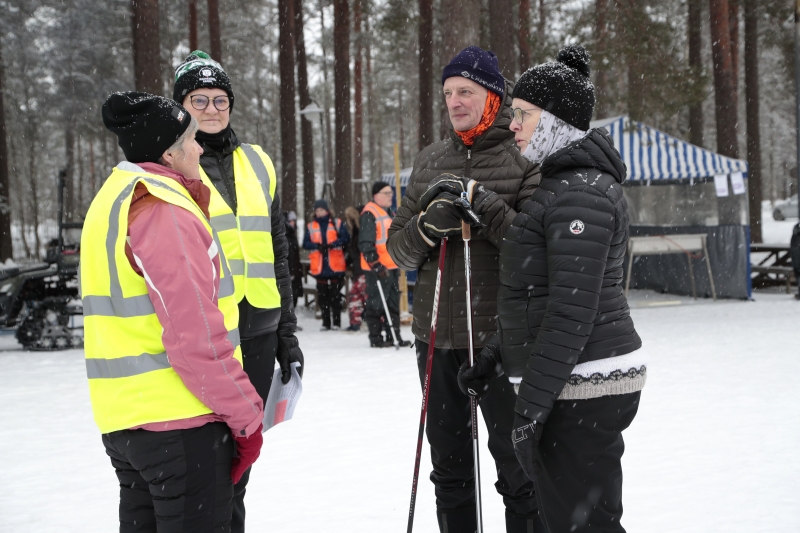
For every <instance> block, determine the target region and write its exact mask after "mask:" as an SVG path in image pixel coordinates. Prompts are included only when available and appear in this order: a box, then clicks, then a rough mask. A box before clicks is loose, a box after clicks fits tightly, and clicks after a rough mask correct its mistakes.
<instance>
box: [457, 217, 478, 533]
mask: <svg viewBox="0 0 800 533" xmlns="http://www.w3.org/2000/svg"><path fill="white" fill-rule="evenodd" d="M461 238H462V239H464V277H465V279H466V286H467V336H468V337H467V338H468V339H469V344H468V346H469V366H470V367H471V366H472V365H473V364H475V346H474V345H473V339H472V269H471V264H470V258H469V241H470V239H471V238H472V228H471V227H470V225H469V224H467V223H466V222H462V223H461ZM469 408H470V414H471V415H472V458H473V461H474V467H473V468H474V469H475V513H476V515H477V524H478V533H483V516H482V515H483V512H482V509H481V461H480V457H479V455H478V398H477V397H475V396H470V397H469Z"/></svg>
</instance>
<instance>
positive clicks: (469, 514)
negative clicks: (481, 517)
mask: <svg viewBox="0 0 800 533" xmlns="http://www.w3.org/2000/svg"><path fill="white" fill-rule="evenodd" d="M436 518H437V519H438V520H439V531H440V532H441V533H475V532H476V531H477V530H478V519H477V517H476V516H475V507H474V506H469V507H459V508H458V509H439V508H437V509H436Z"/></svg>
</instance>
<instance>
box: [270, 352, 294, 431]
mask: <svg viewBox="0 0 800 533" xmlns="http://www.w3.org/2000/svg"><path fill="white" fill-rule="evenodd" d="M299 366H300V363H292V378H291V379H290V380H289V383H287V384H286V385H284V384H283V383H282V382H281V369H280V368H276V369H275V373H274V374H273V375H272V386H271V387H270V388H269V395H268V396H267V401H266V403H265V404H264V431H267V430H268V429H269V428H271V427H273V426H276V425H278V424H280V423H281V422H285V421H286V420H291V419H292V415H293V414H294V408H295V407H296V406H297V401H298V400H299V399H300V395H301V394H302V393H303V380H302V379H301V378H300V374H298V372H297V367H299Z"/></svg>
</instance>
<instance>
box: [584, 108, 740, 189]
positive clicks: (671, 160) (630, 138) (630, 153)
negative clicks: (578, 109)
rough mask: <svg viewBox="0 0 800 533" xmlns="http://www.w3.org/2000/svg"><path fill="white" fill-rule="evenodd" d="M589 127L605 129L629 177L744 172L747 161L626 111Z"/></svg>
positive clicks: (698, 176)
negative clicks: (673, 133) (679, 136)
mask: <svg viewBox="0 0 800 533" xmlns="http://www.w3.org/2000/svg"><path fill="white" fill-rule="evenodd" d="M591 127H592V128H606V129H607V130H608V132H609V134H610V135H611V138H612V139H613V140H614V146H615V147H616V149H617V150H619V153H620V156H622V160H623V161H625V165H626V166H627V167H628V179H629V180H632V181H650V180H685V179H703V178H712V177H714V176H715V175H717V174H732V173H734V172H747V161H744V160H741V159H732V158H730V157H725V156H722V155H719V154H717V153H714V152H712V151H710V150H705V149H703V148H700V147H699V146H695V145H693V144H691V143H688V142H686V141H682V140H680V139H677V138H675V137H673V136H671V135H667V134H666V133H664V132H662V131H659V130H657V129H655V128H653V127H651V126H648V125H647V124H643V123H641V122H637V121H635V120H631V119H630V117H628V116H627V115H622V116H618V117H611V118H606V119H600V120H595V121H592V123H591Z"/></svg>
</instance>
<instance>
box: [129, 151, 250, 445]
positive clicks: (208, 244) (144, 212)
mask: <svg viewBox="0 0 800 533" xmlns="http://www.w3.org/2000/svg"><path fill="white" fill-rule="evenodd" d="M139 166H140V167H142V169H143V170H145V171H146V172H149V173H151V174H157V175H159V176H164V177H167V178H170V179H173V180H175V182H176V184H178V185H180V186H182V187H184V188H185V189H186V190H187V191H189V194H190V195H191V196H192V198H193V199H194V200H195V202H197V204H198V205H199V206H200V208H201V209H202V210H203V212H204V213H205V214H206V216H208V202H209V198H210V191H209V189H208V187H206V185H204V184H203V183H202V182H201V181H200V180H196V179H189V178H186V177H185V176H184V175H183V174H181V173H179V172H177V171H175V170H172V169H169V168H167V167H164V166H162V165H158V164H155V163H141V164H140V165H139ZM128 236H129V239H128V245H127V246H126V247H125V253H126V255H127V256H128V261H129V262H130V264H131V267H133V269H134V270H135V271H136V272H137V273H138V274H139V275H141V276H143V277H144V278H145V280H146V282H147V292H148V294H149V295H150V300H151V301H152V302H153V306H154V307H155V311H156V315H157V316H158V319H159V321H160V322H161V325H162V327H163V328H164V333H163V335H162V341H163V343H164V348H165V349H166V352H167V357H168V358H169V362H170V365H171V366H172V368H173V369H174V370H175V372H177V374H178V375H179V376H180V378H181V380H183V383H184V385H186V388H188V389H189V390H190V391H191V392H192V394H194V395H195V396H197V398H199V399H200V401H202V402H203V403H204V404H205V405H206V406H207V407H208V408H209V409H211V410H212V411H213V413H210V414H207V415H202V416H198V417H194V418H187V419H183V420H172V421H169V422H157V423H151V424H145V425H143V426H140V427H139V428H135V429H145V430H148V431H170V430H175V429H189V428H194V427H199V426H202V425H204V424H207V423H209V422H218V421H222V422H225V423H226V424H227V425H228V426H229V427H230V428H231V431H232V432H233V434H234V435H236V436H250V435H251V434H252V433H254V432H255V431H256V430H257V429H258V427H259V425H260V424H261V420H262V413H263V402H262V400H261V398H260V397H259V395H258V393H256V390H255V388H254V387H253V385H252V384H251V383H250V380H249V379H248V378H247V374H245V372H244V369H242V365H240V364H239V362H238V361H236V359H234V358H233V350H234V348H233V345H232V344H231V343H230V341H229V340H228V331H227V329H226V328H225V324H224V320H223V316H222V312H221V311H220V310H219V308H218V307H217V299H218V293H219V272H220V256H219V253H218V251H217V247H216V246H215V245H214V241H213V239H212V238H211V235H209V233H208V230H207V229H206V228H205V226H203V224H202V223H201V222H200V220H198V219H197V216H196V215H194V214H192V213H189V212H188V211H186V210H184V209H181V208H180V207H177V206H175V205H172V204H170V203H168V202H164V201H162V200H160V199H158V198H157V197H155V196H153V195H151V194H150V193H149V192H148V191H147V188H146V187H145V186H144V185H142V184H139V185H137V186H136V189H135V190H134V195H133V199H132V200H131V207H130V212H129V214H128Z"/></svg>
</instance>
